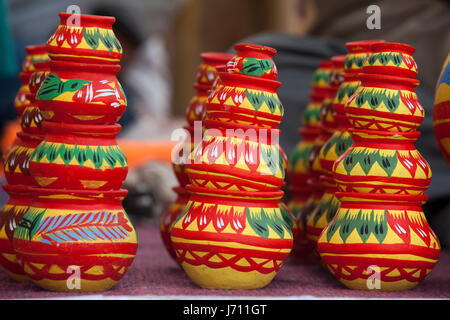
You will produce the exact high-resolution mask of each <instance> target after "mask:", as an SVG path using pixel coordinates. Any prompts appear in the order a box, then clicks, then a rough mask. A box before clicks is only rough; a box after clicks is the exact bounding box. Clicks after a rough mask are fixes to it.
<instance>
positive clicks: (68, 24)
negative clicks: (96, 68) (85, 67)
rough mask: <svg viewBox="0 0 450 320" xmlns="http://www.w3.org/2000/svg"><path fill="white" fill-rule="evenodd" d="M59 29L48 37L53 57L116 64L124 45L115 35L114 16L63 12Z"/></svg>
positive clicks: (47, 46) (48, 48) (63, 59)
mask: <svg viewBox="0 0 450 320" xmlns="http://www.w3.org/2000/svg"><path fill="white" fill-rule="evenodd" d="M59 18H60V23H59V25H58V27H57V29H56V31H55V32H54V33H53V34H52V35H51V37H50V38H49V39H48V40H47V45H46V48H47V51H48V55H49V56H50V58H51V59H52V60H61V61H74V62H83V63H102V64H117V63H119V60H120V58H121V57H122V46H121V45H120V43H119V40H117V38H116V36H115V35H114V31H113V29H112V25H113V23H114V22H115V20H116V19H115V18H114V17H106V16H95V15H87V14H78V15H77V14H70V13H64V12H61V13H60V14H59Z"/></svg>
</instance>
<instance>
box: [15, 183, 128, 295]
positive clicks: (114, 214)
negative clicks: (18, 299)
mask: <svg viewBox="0 0 450 320" xmlns="http://www.w3.org/2000/svg"><path fill="white" fill-rule="evenodd" d="M126 194H127V191H126V190H115V191H80V190H57V189H44V188H35V189H33V196H34V198H33V202H32V204H31V206H30V208H29V209H28V211H27V212H26V213H25V215H24V216H23V218H22V220H21V221H20V222H19V224H18V226H17V228H16V230H15V232H14V240H13V246H14V250H15V251H16V253H17V258H18V260H19V262H20V264H21V265H22V267H23V270H24V271H25V273H26V274H27V276H28V277H29V278H30V279H31V280H32V281H33V282H34V283H35V284H37V285H38V286H40V287H42V288H44V289H47V290H53V291H84V292H87V291H103V290H107V289H109V288H111V287H112V286H114V284H115V283H116V282H117V281H119V280H120V279H121V278H122V276H123V275H124V274H125V272H126V271H127V269H128V267H129V266H130V265H131V263H132V262H133V259H134V256H135V254H136V250H137V239H136V232H135V230H134V227H133V226H132V224H131V223H130V221H129V219H128V217H127V214H126V213H125V211H124V210H123V208H122V200H123V198H124V197H125V195H126Z"/></svg>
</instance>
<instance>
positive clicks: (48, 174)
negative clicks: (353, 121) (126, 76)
mask: <svg viewBox="0 0 450 320" xmlns="http://www.w3.org/2000/svg"><path fill="white" fill-rule="evenodd" d="M59 16H60V24H59V26H58V28H57V30H56V31H55V33H54V34H53V35H52V36H51V37H50V39H49V40H48V41H47V45H46V48H47V52H48V54H49V57H50V59H51V60H50V61H49V62H48V67H49V72H48V74H47V75H46V76H45V80H44V81H43V82H42V84H41V85H40V87H39V90H38V91H37V92H36V96H35V99H36V103H37V107H38V108H39V110H40V114H41V115H42V117H43V119H44V122H43V123H42V124H41V127H42V130H43V132H44V134H45V136H44V138H43V141H42V142H41V143H39V145H38V146H36V148H35V149H34V151H33V153H32V154H31V156H30V160H29V170H30V173H31V176H32V178H33V181H34V183H35V184H34V185H33V186H37V187H35V188H32V189H31V191H32V196H33V200H32V203H31V205H30V207H29V208H28V210H27V211H26V213H25V214H24V216H23V217H22V219H21V220H20V222H19V223H18V225H17V228H16V230H15V233H14V240H13V245H14V249H15V251H16V253H17V258H18V260H19V262H20V264H21V266H22V267H23V270H24V271H25V274H26V276H27V277H28V278H29V279H31V281H33V282H34V283H36V284H37V285H39V286H40V287H42V288H45V289H48V290H56V291H70V290H78V291H102V290H107V289H109V288H111V287H112V286H113V285H114V284H115V283H117V281H119V280H120V279H121V278H122V277H123V275H124V274H125V272H126V271H127V269H128V267H129V266H130V265H131V263H132V262H133V260H134V256H135V254H136V250H137V238H136V232H135V230H134V227H133V225H132V224H131V222H130V221H129V219H128V217H127V214H126V213H125V211H124V209H123V208H122V200H123V199H124V197H125V196H126V194H127V191H126V190H123V189H120V188H121V186H122V183H123V181H124V179H125V177H126V175H127V172H128V165H127V160H126V158H125V156H124V154H123V153H122V151H121V150H120V148H119V147H118V145H117V141H116V136H117V134H118V133H119V132H120V130H121V126H120V125H119V124H116V122H117V121H118V120H119V119H120V117H121V115H122V114H123V112H124V111H125V108H126V105H127V103H126V98H125V94H124V92H123V90H122V87H121V85H120V83H119V82H118V81H117V78H116V73H117V72H118V71H119V70H120V66H119V65H118V62H119V60H120V57H121V55H122V47H121V46H120V43H119V41H118V40H117V39H116V37H115V36H114V33H113V31H112V24H113V23H114V21H115V19H114V18H113V17H102V16H91V15H79V16H77V18H78V19H72V18H73V16H71V15H69V14H66V13H60V15H59ZM74 21H75V22H76V21H78V22H79V24H78V25H73V22H74ZM41 80H42V79H41V78H36V79H35V82H41ZM31 114H32V112H31V110H30V115H31ZM24 125H26V126H29V127H30V130H35V129H32V128H35V126H33V124H32V122H29V121H26V122H24Z"/></svg>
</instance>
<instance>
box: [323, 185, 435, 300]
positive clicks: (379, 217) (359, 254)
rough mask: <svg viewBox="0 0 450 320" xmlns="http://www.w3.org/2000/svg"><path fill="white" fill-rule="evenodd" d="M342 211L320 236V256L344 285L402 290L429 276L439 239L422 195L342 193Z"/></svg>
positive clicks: (339, 194) (351, 287)
mask: <svg viewBox="0 0 450 320" xmlns="http://www.w3.org/2000/svg"><path fill="white" fill-rule="evenodd" d="M336 195H337V197H338V198H339V200H340V202H341V204H340V208H339V211H338V213H337V214H336V216H335V218H334V219H333V221H331V223H330V224H329V225H328V226H327V227H326V228H325V230H324V231H323V232H322V234H321V235H320V237H319V241H318V249H319V252H320V256H321V258H322V260H323V261H324V262H325V264H326V265H327V266H328V268H329V269H330V271H331V273H332V274H333V275H334V276H335V277H336V278H337V279H338V280H339V281H340V282H341V283H343V284H344V285H345V286H346V287H348V288H350V289H357V290H374V289H377V290H381V291H401V290H408V289H411V288H413V287H415V286H416V285H417V284H418V283H420V282H421V281H423V280H424V278H425V277H426V276H427V275H428V274H429V273H430V272H431V270H432V269H433V267H434V265H435V264H436V262H437V260H438V258H439V253H440V245H439V241H438V239H437V237H436V235H435V233H434V232H433V230H431V228H430V226H429V225H428V223H427V220H426V218H425V215H424V213H423V211H422V207H421V206H422V204H423V203H424V202H425V201H426V199H427V197H426V196H423V195H396V194H374V193H340V192H338V193H337V194H336Z"/></svg>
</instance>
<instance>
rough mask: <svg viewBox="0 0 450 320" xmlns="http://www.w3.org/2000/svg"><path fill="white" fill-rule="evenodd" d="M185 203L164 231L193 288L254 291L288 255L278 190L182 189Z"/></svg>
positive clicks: (287, 219)
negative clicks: (169, 238)
mask: <svg viewBox="0 0 450 320" xmlns="http://www.w3.org/2000/svg"><path fill="white" fill-rule="evenodd" d="M187 189H188V191H189V192H190V194H191V195H190V198H189V202H188V204H187V206H186V208H185V209H184V211H183V213H181V215H179V217H178V218H177V220H176V221H175V222H174V224H173V226H172V229H171V230H170V237H171V241H172V247H173V249H174V250H175V253H176V255H177V259H178V262H179V263H180V265H181V267H182V268H183V269H184V271H185V272H186V273H187V275H188V276H189V278H190V279H191V280H192V281H193V282H194V283H196V284H197V285H199V286H201V287H204V288H212V289H257V288H262V287H265V286H266V285H267V284H269V283H270V282H271V281H272V279H273V278H274V277H275V275H276V274H277V273H278V271H279V270H280V268H281V267H282V265H283V263H284V261H285V260H286V258H287V257H288V256H289V253H290V251H291V247H292V228H293V227H294V226H293V223H294V221H293V218H292V216H291V214H290V213H289V212H288V211H287V210H286V209H285V207H284V206H283V205H282V204H281V203H280V200H281V197H282V196H283V192H282V191H275V192H245V191H228V190H217V189H208V188H199V187H192V186H188V187H187Z"/></svg>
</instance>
